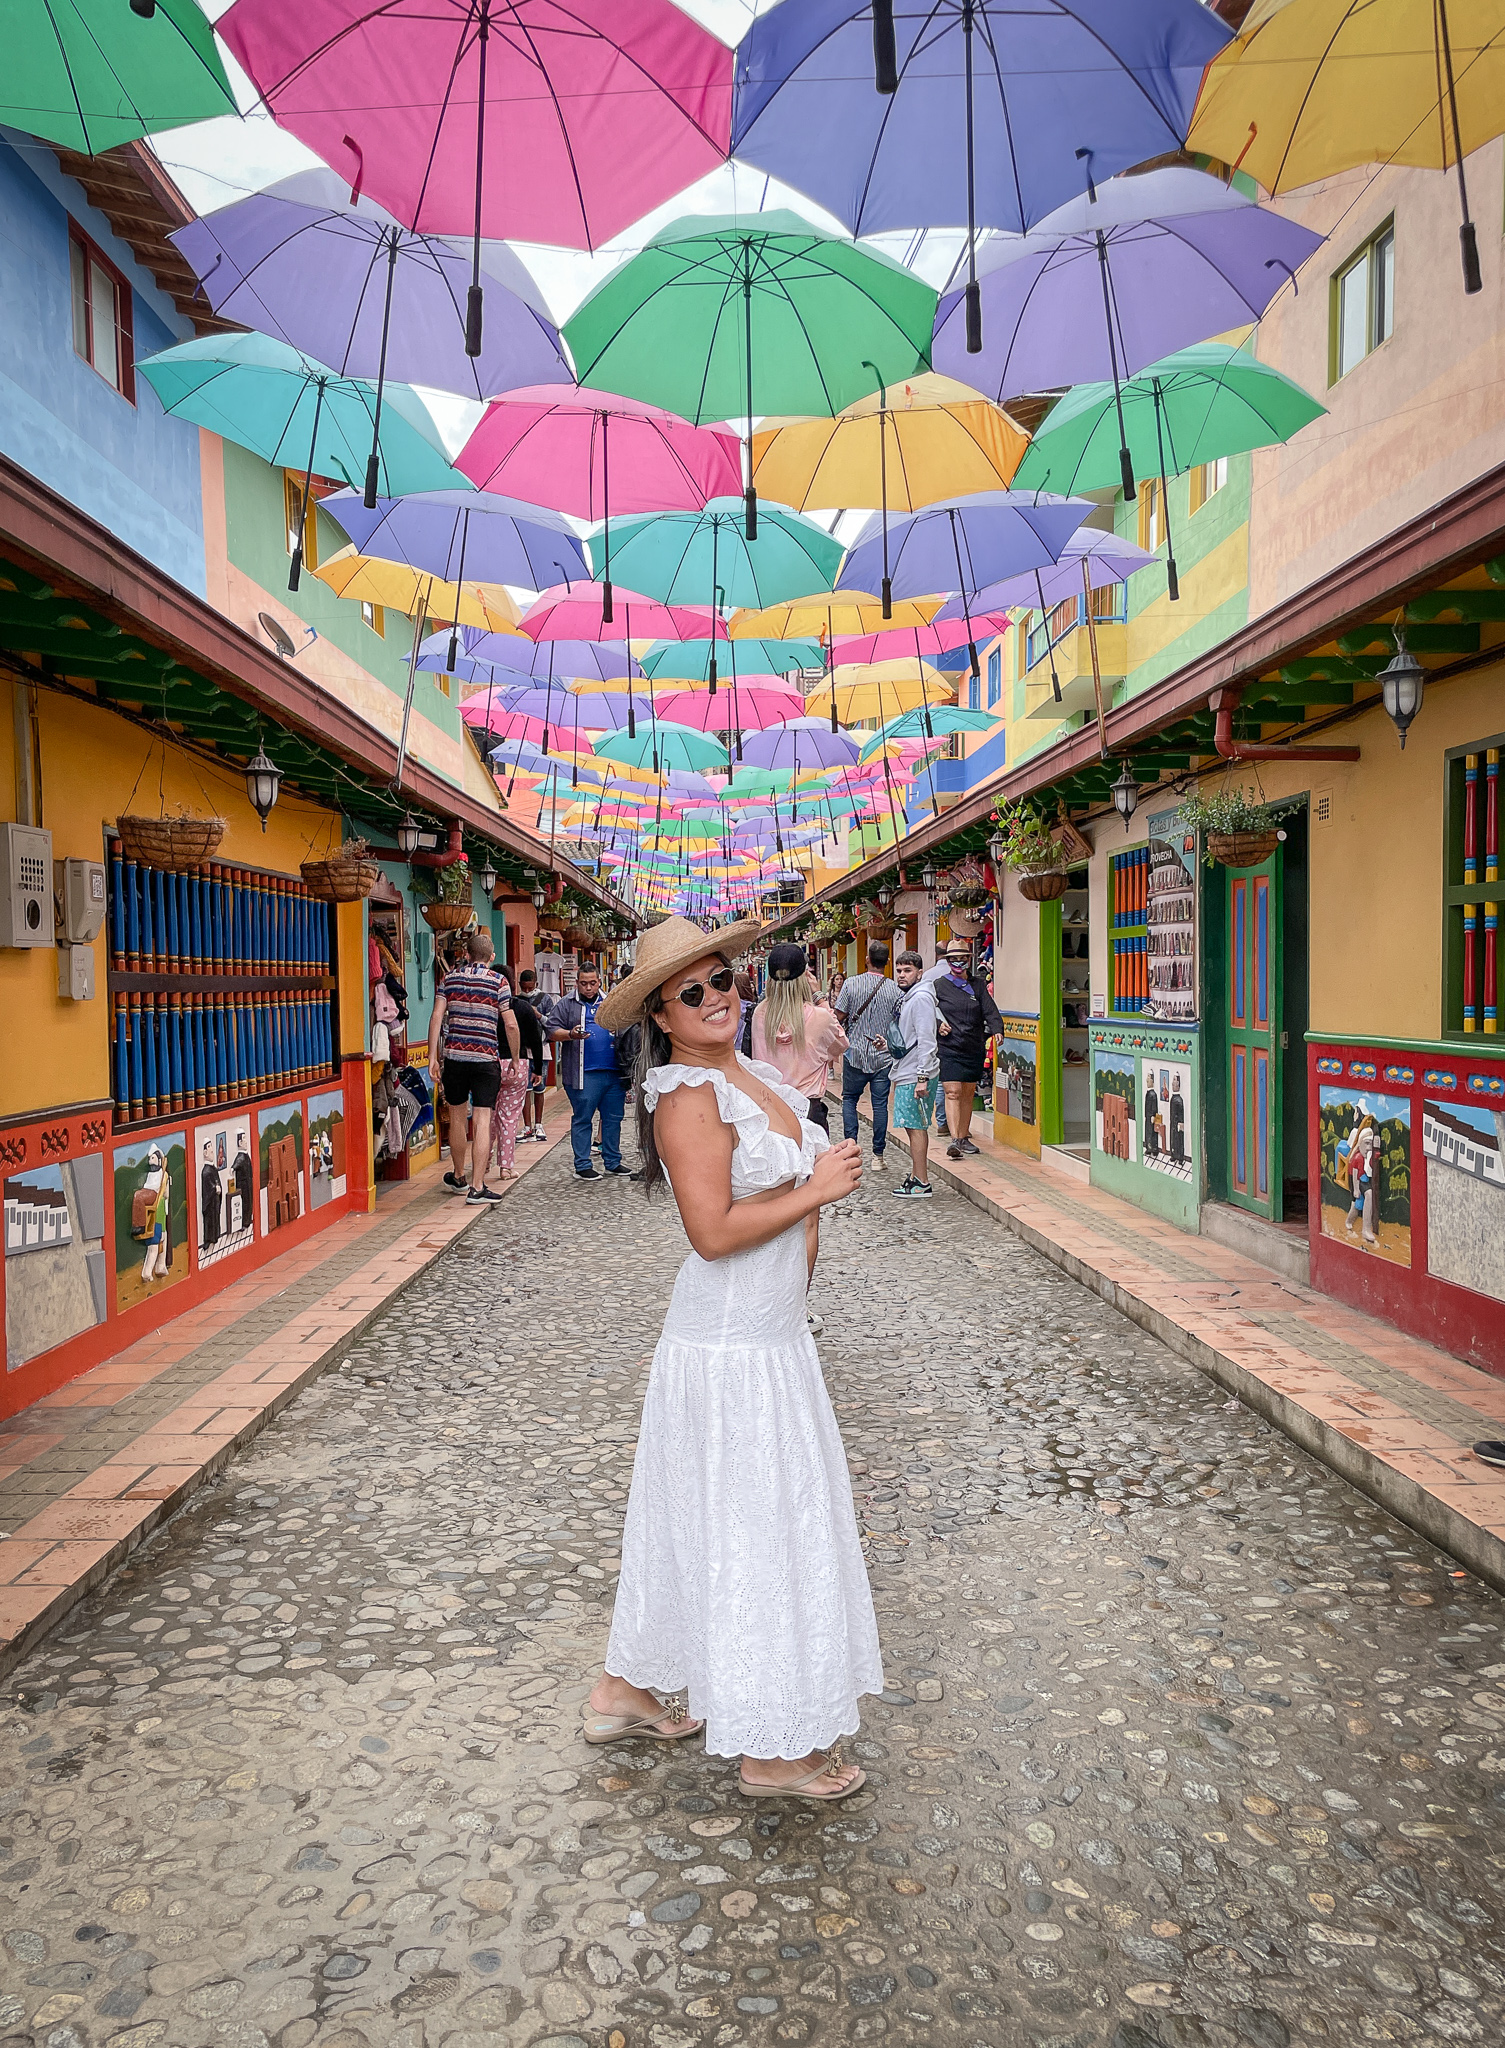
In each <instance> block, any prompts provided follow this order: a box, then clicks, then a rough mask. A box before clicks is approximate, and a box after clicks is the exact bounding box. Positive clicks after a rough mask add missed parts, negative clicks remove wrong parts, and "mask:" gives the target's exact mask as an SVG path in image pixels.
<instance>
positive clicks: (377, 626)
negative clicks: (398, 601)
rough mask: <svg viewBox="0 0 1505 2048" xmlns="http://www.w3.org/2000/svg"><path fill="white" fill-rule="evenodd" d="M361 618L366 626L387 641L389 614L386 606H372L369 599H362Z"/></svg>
mask: <svg viewBox="0 0 1505 2048" xmlns="http://www.w3.org/2000/svg"><path fill="white" fill-rule="evenodd" d="M361 618H362V619H363V620H364V622H365V623H366V625H368V626H369V627H370V628H371V630H372V632H373V633H375V634H377V635H378V636H379V637H380V638H381V639H383V640H385V639H386V637H387V612H386V607H385V605H379V604H371V603H370V602H369V601H368V600H367V599H365V598H362V599H361Z"/></svg>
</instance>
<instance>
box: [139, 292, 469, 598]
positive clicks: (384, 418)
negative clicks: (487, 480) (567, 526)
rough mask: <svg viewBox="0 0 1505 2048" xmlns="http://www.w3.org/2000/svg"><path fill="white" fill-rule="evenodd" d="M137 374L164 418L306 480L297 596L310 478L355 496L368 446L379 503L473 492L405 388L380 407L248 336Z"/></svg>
mask: <svg viewBox="0 0 1505 2048" xmlns="http://www.w3.org/2000/svg"><path fill="white" fill-rule="evenodd" d="M137 368H138V369H139V370H140V372H141V374H142V376H143V377H145V379H146V381H147V383H148V384H150V385H151V387H152V389H153V391H155V392H156V394H157V396H158V398H159V399H160V400H161V401H162V408H163V410H164V412H170V413H173V414H174V415H176V417H177V418H179V419H185V420H193V421H194V422H195V423H196V424H197V425H199V426H201V427H207V428H208V429H209V431H210V432H211V433H213V434H220V435H223V437H224V438H225V440H227V441H234V442H235V443H236V444H237V445H238V446H239V447H242V448H249V449H250V450H251V452H252V454H253V455H259V456H260V457H261V459H262V461H263V462H269V463H271V465H272V466H273V468H302V469H303V470H304V471H305V475H304V479H303V514H302V520H301V521H300V525H299V533H298V542H297V545H296V547H295V548H294V549H293V562H292V568H291V570H290V571H289V574H288V580H287V587H288V589H289V590H296V589H297V588H298V578H299V572H300V570H301V568H302V565H303V526H304V525H305V524H306V522H307V519H308V504H309V493H310V488H311V486H312V483H313V479H314V477H315V476H316V475H317V476H342V477H343V478H344V479H345V481H346V483H347V484H349V486H350V488H351V489H352V490H354V491H358V490H360V489H361V488H362V486H363V483H364V480H365V475H366V460H367V457H368V455H369V454H370V452H371V450H372V448H373V445H374V447H375V452H376V455H377V458H378V460H379V464H380V484H379V489H380V495H381V496H382V497H383V498H396V497H401V496H402V494H403V493H404V492H405V491H453V490H461V491H465V492H466V493H467V494H471V493H473V486H472V484H471V481H470V479H469V477H465V476H461V474H460V473H459V471H458V470H456V469H451V468H450V466H449V458H448V457H447V456H446V454H445V452H444V447H443V444H442V443H441V441H440V439H439V429H438V428H437V427H436V426H435V425H434V422H433V420H432V419H431V418H430V416H429V412H428V408H427V407H426V406H425V405H424V403H423V400H422V399H421V398H420V397H419V396H418V394H417V392H416V391H414V390H413V389H412V388H411V387H410V386H409V385H406V384H387V385H386V386H385V387H384V390H383V392H382V397H381V404H380V407H378V403H377V392H376V386H375V385H374V384H370V383H367V382H366V380H365V379H364V378H361V377H341V376H340V375H339V374H338V373H337V372H336V371H334V370H331V369H328V368H327V367H326V366H325V365H324V364H323V363H320V362H316V361H315V360H314V358H313V357H312V356H306V355H304V354H303V353H302V351H301V350H300V349H296V348H289V347H288V345H287V343H286V342H284V341H274V340H273V338H272V337H271V335H269V334H254V333H253V334H214V335H208V336H206V337H204V339H202V340H200V341H185V342H183V343H182V344H181V345H180V346H179V347H177V348H168V349H163V351H162V352H161V354H160V355H155V356H148V357H147V358H146V360H145V362H143V363H139V364H138V365H137ZM378 423H379V425H378ZM373 433H374V434H375V436H376V438H375V441H374V443H373ZM305 449H306V451H307V460H306V461H305V460H304V451H305Z"/></svg>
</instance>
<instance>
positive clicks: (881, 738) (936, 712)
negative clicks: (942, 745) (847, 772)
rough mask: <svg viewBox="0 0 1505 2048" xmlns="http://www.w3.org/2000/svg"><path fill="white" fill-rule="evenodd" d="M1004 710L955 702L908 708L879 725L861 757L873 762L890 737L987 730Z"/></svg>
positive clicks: (932, 736) (929, 738) (898, 737)
mask: <svg viewBox="0 0 1505 2048" xmlns="http://www.w3.org/2000/svg"><path fill="white" fill-rule="evenodd" d="M1002 716H1003V713H1002V712H1001V711H965V710H963V709H962V708H961V707H960V706H959V705H956V704H931V705H923V706H921V707H920V709H919V710H917V711H906V712H904V713H903V714H902V715H901V716H900V717H898V718H891V719H890V720H889V721H888V723H887V725H883V726H880V727H879V728H878V730H877V732H875V733H874V734H873V735H872V737H871V738H870V739H868V740H866V741H865V742H864V744H863V748H862V753H861V755H860V757H859V758H860V759H861V760H863V761H870V760H871V759H872V758H873V756H874V755H875V754H877V753H879V752H880V751H881V750H882V748H883V747H884V746H885V745H886V744H887V743H888V742H889V741H891V740H907V739H914V738H916V737H917V736H918V737H923V738H924V739H926V740H932V739H936V738H939V737H940V736H941V735H942V734H943V733H953V732H987V731H988V730H989V729H990V728H991V727H992V726H995V725H997V723H998V721H999V720H1000V719H1001V718H1002Z"/></svg>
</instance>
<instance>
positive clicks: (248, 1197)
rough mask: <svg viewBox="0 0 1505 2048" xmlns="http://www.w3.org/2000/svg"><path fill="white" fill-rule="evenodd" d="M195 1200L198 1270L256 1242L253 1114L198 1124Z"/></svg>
mask: <svg viewBox="0 0 1505 2048" xmlns="http://www.w3.org/2000/svg"><path fill="white" fill-rule="evenodd" d="M193 1157H194V1165H195V1175H194V1198H195V1200H196V1201H197V1203H198V1219H199V1244H198V1263H199V1267H200V1270H202V1269H203V1268H204V1267H205V1266H215V1265H218V1264H219V1263H220V1261H221V1260H222V1259H227V1258H230V1257H232V1256H233V1255H234V1253H236V1252H243V1251H247V1250H249V1248H250V1247H251V1245H253V1244H254V1243H255V1241H256V1169H255V1165H254V1164H253V1160H252V1153H251V1114H250V1111H249V1110H242V1111H241V1113H240V1115H239V1116H236V1117H231V1118H230V1119H228V1120H227V1121H222V1122H220V1123H213V1124H199V1125H198V1126H197V1127H196V1128H195V1130H194V1134H193Z"/></svg>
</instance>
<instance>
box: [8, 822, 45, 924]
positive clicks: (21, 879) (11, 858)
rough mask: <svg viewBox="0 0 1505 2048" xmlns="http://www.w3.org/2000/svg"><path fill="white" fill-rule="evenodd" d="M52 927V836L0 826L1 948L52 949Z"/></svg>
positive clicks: (35, 827) (36, 829)
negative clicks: (40, 947) (34, 947)
mask: <svg viewBox="0 0 1505 2048" xmlns="http://www.w3.org/2000/svg"><path fill="white" fill-rule="evenodd" d="M52 925H53V917H52V834H51V833H50V832H45V831H43V829H42V828H41V826H39V825H12V824H0V946H50V945H51V944H52Z"/></svg>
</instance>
